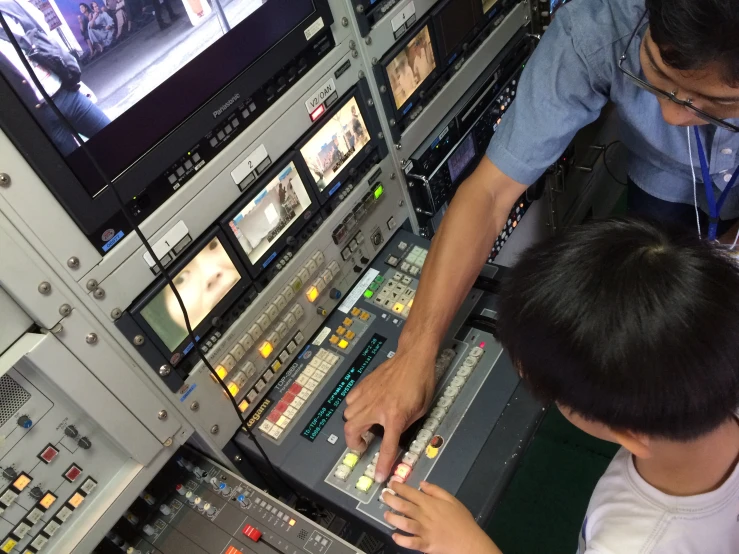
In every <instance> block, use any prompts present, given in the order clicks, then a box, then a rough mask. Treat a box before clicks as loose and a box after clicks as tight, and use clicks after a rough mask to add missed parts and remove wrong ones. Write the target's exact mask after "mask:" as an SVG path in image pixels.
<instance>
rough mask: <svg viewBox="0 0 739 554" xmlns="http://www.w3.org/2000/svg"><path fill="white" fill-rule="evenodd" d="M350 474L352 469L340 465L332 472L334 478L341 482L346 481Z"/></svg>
mask: <svg viewBox="0 0 739 554" xmlns="http://www.w3.org/2000/svg"><path fill="white" fill-rule="evenodd" d="M351 472H352V468H350V467H349V466H345V465H344V464H341V465H340V466H339V467H337V468H336V471H334V477H336V478H337V479H340V480H341V481H346V480H347V479H348V478H349V475H350V474H351Z"/></svg>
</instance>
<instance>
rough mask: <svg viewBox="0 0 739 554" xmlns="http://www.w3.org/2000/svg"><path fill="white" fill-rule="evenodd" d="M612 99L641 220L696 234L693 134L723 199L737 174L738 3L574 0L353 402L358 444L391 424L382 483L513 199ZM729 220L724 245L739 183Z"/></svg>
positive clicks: (548, 37)
mask: <svg viewBox="0 0 739 554" xmlns="http://www.w3.org/2000/svg"><path fill="white" fill-rule="evenodd" d="M608 100H611V101H612V102H613V103H614V104H615V105H616V106H617V108H618V111H619V114H620V116H621V119H622V121H623V130H622V133H621V138H622V140H623V142H624V144H625V145H626V146H627V147H628V149H629V152H630V154H631V155H630V161H629V168H628V170H629V175H630V177H631V179H632V180H633V182H634V183H635V185H632V186H631V189H630V191H629V192H630V194H629V202H630V208H631V210H632V211H636V212H641V213H647V214H651V215H655V216H657V217H661V218H663V219H670V220H673V221H678V222H681V223H683V224H685V225H692V226H693V228H695V225H696V212H695V208H694V206H693V202H694V187H693V176H692V174H693V171H695V174H696V180H697V187H696V191H695V199H696V201H697V204H698V205H699V207H700V210H699V212H700V214H702V219H703V220H704V224H705V222H706V220H707V219H708V218H707V216H706V214H707V213H710V210H709V207H710V206H709V204H708V202H707V199H706V196H707V191H706V190H705V189H704V187H703V184H702V171H701V167H700V164H699V161H698V160H699V157H698V144H697V140H696V135H695V134H694V129H696V128H697V129H699V136H700V139H701V143H702V145H703V146H704V149H705V152H706V158H707V159H708V162H707V164H706V165H707V167H706V172H707V173H708V172H710V177H711V179H712V180H713V182H714V183H715V187H714V188H715V190H712V192H713V194H712V196H715V197H716V198H718V197H719V196H720V191H721V189H724V188H726V186H727V184H728V182H729V181H730V180H731V175H732V174H733V173H734V170H735V168H736V166H737V164H738V161H737V157H736V154H737V150H739V133H737V132H735V131H737V130H739V127H736V125H739V119H736V118H739V0H573V1H572V2H570V3H568V4H565V5H564V6H563V7H562V8H560V9H559V10H558V11H557V15H556V17H555V18H554V21H553V22H552V25H551V26H550V27H549V29H548V31H547V32H546V33H545V34H544V37H543V38H542V41H541V43H540V44H539V46H538V47H537V49H536V51H535V53H534V55H533V57H532V59H531V61H530V62H529V63H528V64H527V66H526V69H525V71H524V73H523V75H522V77H521V82H520V83H519V87H518V93H517V96H516V101H515V102H514V104H513V107H512V109H511V111H510V112H509V113H508V114H506V116H505V117H504V118H503V123H502V124H501V127H500V128H499V130H498V132H497V133H496V134H495V137H494V139H493V141H492V142H491V144H490V147H489V148H488V151H487V156H486V157H484V158H483V160H482V161H481V162H480V164H479V166H478V167H477V169H476V170H475V172H474V173H473V174H472V175H471V176H470V177H469V178H468V179H467V180H466V181H465V182H464V183H463V184H462V185H461V186H460V188H459V190H458V191H457V193H456V195H455V197H454V200H453V201H452V203H451V205H450V207H449V210H448V211H447V213H446V215H445V217H444V219H443V221H442V224H441V226H440V229H439V231H438V232H437V234H436V236H435V237H434V241H433V245H432V247H431V250H430V252H429V255H428V257H427V259H426V263H425V265H424V268H423V276H422V278H421V282H420V285H419V287H418V293H417V295H416V298H415V303H414V306H413V309H412V310H411V312H410V316H409V318H408V320H407V322H406V324H405V326H404V328H403V332H402V334H401V336H400V340H399V344H398V348H397V351H396V354H395V356H394V357H393V358H392V359H391V360H388V361H387V362H385V363H384V364H383V365H382V366H380V367H379V368H377V369H376V370H375V371H373V372H372V373H371V374H370V375H369V376H368V377H367V378H366V379H364V380H363V381H362V382H361V383H360V384H359V385H358V386H357V387H355V389H354V390H353V391H352V392H351V393H350V394H349V396H348V397H347V409H346V411H345V413H344V416H345V418H346V420H347V423H346V427H345V432H346V439H347V443H348V445H349V447H350V448H361V447H362V438H361V437H362V434H363V433H364V432H365V431H367V430H368V429H369V428H370V427H371V426H372V425H374V424H380V425H382V426H383V427H384V437H383V442H382V449H381V454H380V458H379V461H378V464H377V469H376V479H377V480H378V481H384V480H385V479H387V477H388V473H389V472H390V469H391V465H392V463H393V461H394V459H395V455H396V451H397V445H398V441H399V437H400V434H401V432H402V431H403V430H404V429H406V428H407V427H408V426H409V425H410V424H411V423H412V422H414V421H415V420H417V419H418V418H419V417H421V415H423V413H425V411H426V410H427V409H428V407H429V404H430V402H431V400H432V397H433V392H434V362H435V357H436V353H437V352H438V349H439V344H440V342H441V341H442V339H443V337H444V335H445V333H446V330H447V328H448V326H449V324H450V323H451V321H452V318H453V317H454V315H455V314H456V312H457V310H458V309H459V306H460V304H461V302H462V300H463V299H464V298H465V296H466V295H467V293H468V291H469V290H470V288H471V286H472V284H473V283H474V281H475V279H476V277H477V275H478V274H479V271H480V268H481V267H482V265H483V263H484V262H485V259H486V258H487V255H488V253H489V252H490V249H491V246H492V244H493V242H494V240H495V237H496V236H497V235H498V233H499V232H500V230H501V229H502V227H503V224H504V222H505V220H506V219H507V218H508V214H509V212H510V210H511V207H512V206H513V204H514V202H515V201H516V200H517V199H518V197H519V196H521V194H523V193H524V192H525V190H526V187H527V186H528V185H530V184H532V183H533V182H534V181H536V180H537V179H538V178H539V176H540V175H541V174H542V173H543V172H544V170H545V169H546V168H547V167H548V166H549V165H550V164H551V163H552V162H554V161H555V160H556V159H557V158H558V157H559V156H560V154H561V153H562V152H563V150H564V149H565V147H566V146H567V145H568V144H569V142H570V141H571V140H572V138H573V136H574V135H575V133H576V132H577V131H578V130H579V129H580V128H582V127H583V126H585V125H586V124H588V123H590V122H592V121H594V120H595V119H596V118H597V117H598V115H599V113H600V110H601V109H602V108H603V106H604V105H605V104H606V102H607V101H608ZM691 153H692V159H693V161H692V162H691ZM720 215H721V221H720V224H719V229H718V233H719V235H720V234H724V233H726V231H727V230H728V229H729V228H730V227H731V225H732V224H733V220H734V219H735V218H737V217H739V186H737V187H736V189H734V190H733V191H732V192H731V194H729V195H728V198H727V200H726V202H725V204H724V206H723V209H722V210H721V214H720ZM712 223H717V221H716V218H714V220H713V221H712ZM696 233H697V230H696ZM704 236H705V235H704ZM732 238H733V236H732ZM534 347H535V346H534Z"/></svg>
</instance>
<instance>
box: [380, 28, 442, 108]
mask: <svg viewBox="0 0 739 554" xmlns="http://www.w3.org/2000/svg"><path fill="white" fill-rule="evenodd" d="M434 69H436V58H435V57H434V49H433V48H432V46H431V35H430V34H429V28H428V25H425V26H424V27H423V29H421V31H420V32H419V33H418V34H417V35H416V36H415V37H413V38H412V39H411V40H410V42H409V43H408V44H407V45H406V46H405V48H403V50H401V51H400V53H399V54H398V55H397V56H395V57H394V58H393V59H392V61H391V62H390V63H389V64H388V65H387V67H386V68H385V70H386V71H387V76H388V78H389V79H390V88H391V89H392V91H393V99H394V100H395V107H396V109H400V107H401V106H403V104H405V103H406V102H407V101H408V99H409V98H410V97H411V96H412V95H413V93H414V92H416V89H417V88H418V87H419V86H420V85H421V83H423V82H424V81H425V80H426V77H428V76H429V75H430V74H431V72H432V71H433V70H434Z"/></svg>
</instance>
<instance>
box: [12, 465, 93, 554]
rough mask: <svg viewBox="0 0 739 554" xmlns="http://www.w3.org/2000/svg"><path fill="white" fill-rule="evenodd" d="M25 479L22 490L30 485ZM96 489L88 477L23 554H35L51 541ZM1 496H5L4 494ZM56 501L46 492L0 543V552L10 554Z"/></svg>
mask: <svg viewBox="0 0 739 554" xmlns="http://www.w3.org/2000/svg"><path fill="white" fill-rule="evenodd" d="M23 475H25V474H23ZM26 478H27V482H26V483H25V485H24V486H23V488H25V486H27V485H28V484H29V483H30V478H29V477H28V476H27V475H26ZM19 479H20V477H19ZM96 487H97V481H95V480H94V479H92V478H91V477H88V478H87V479H86V480H85V482H84V483H83V484H82V486H81V487H79V488H78V489H77V490H76V491H75V492H74V493H73V494H72V496H70V497H69V499H68V500H67V501H66V502H65V503H64V505H63V506H62V507H61V508H60V509H59V511H58V512H57V513H56V514H54V517H52V518H51V519H50V520H49V521H48V522H47V523H46V524H45V525H44V526H43V528H42V529H41V531H40V532H39V533H38V534H37V535H36V536H35V537H34V538H33V539H32V540H31V542H30V543H29V545H28V546H27V547H26V548H25V549H24V550H23V554H36V553H37V552H38V551H39V550H41V549H42V548H43V547H44V546H45V545H46V544H47V543H48V542H49V540H51V537H53V536H54V535H55V534H56V532H57V531H59V529H60V528H61V526H62V525H63V524H64V523H65V522H66V521H67V520H68V519H69V518H70V517H71V516H72V513H73V512H74V511H75V510H76V509H77V508H79V507H80V506H81V505H82V502H84V500H85V498H87V496H89V495H90V494H91V493H92V491H93V490H95V488H96ZM21 490H22V489H21ZM6 492H7V491H6ZM3 496H5V493H4V494H3ZM16 497H17V495H16ZM56 500H57V497H56V496H55V495H54V494H53V493H52V492H47V493H46V494H45V495H44V496H43V497H42V498H41V499H40V500H39V501H38V503H36V505H35V506H34V507H33V508H31V510H30V511H29V512H28V513H27V514H26V515H25V516H24V518H23V519H22V520H21V522H20V523H18V524H17V525H16V526H15V527H14V528H13V530H12V531H11V533H10V534H9V535H8V536H7V537H5V538H4V539H3V540H2V541H1V542H0V552H11V551H12V550H13V549H14V548H15V547H16V546H17V545H18V543H19V542H20V541H22V540H23V539H24V538H25V537H26V536H27V535H28V533H29V532H30V531H31V529H32V528H33V527H34V526H35V525H36V524H37V523H38V522H39V521H41V518H42V517H43V516H44V514H46V513H47V512H48V511H49V509H50V508H51V506H52V505H53V504H54V502H56Z"/></svg>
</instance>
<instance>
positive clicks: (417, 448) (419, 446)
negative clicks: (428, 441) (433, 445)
mask: <svg viewBox="0 0 739 554" xmlns="http://www.w3.org/2000/svg"><path fill="white" fill-rule="evenodd" d="M425 446H426V445H425V444H423V443H421V442H418V441H413V442H412V443H411V445H410V447H409V448H408V450H409V451H411V452H413V453H414V454H421V452H423V449H424V448H425Z"/></svg>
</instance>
